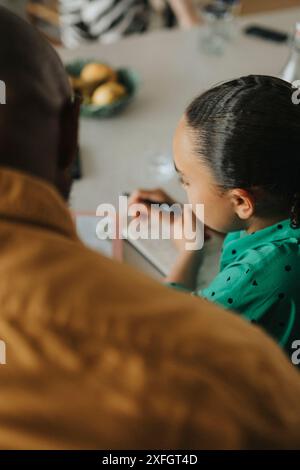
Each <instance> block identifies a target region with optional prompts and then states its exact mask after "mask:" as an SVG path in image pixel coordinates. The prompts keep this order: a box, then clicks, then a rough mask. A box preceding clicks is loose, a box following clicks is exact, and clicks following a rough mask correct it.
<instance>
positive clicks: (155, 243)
mask: <svg viewBox="0 0 300 470" xmlns="http://www.w3.org/2000/svg"><path fill="white" fill-rule="evenodd" d="M124 236H125V237H126V240H127V241H128V243H130V244H131V245H132V246H133V247H134V248H135V249H136V250H137V251H138V252H139V253H141V255H143V256H144V257H145V258H146V259H147V260H148V261H149V262H150V263H151V264H152V265H153V266H154V267H155V268H156V269H157V270H158V271H159V272H160V273H161V274H162V275H163V276H166V275H168V274H169V273H170V270H171V268H172V266H173V265H174V262H175V260H176V258H177V256H178V251H177V249H176V247H175V246H174V244H173V243H172V241H171V240H164V239H159V240H151V239H138V240H134V239H132V238H131V237H130V231H128V232H127V233H125V234H124ZM222 244H223V240H222V238H221V237H219V236H217V235H213V236H212V237H211V239H210V240H207V241H205V243H204V247H203V248H202V253H203V256H202V258H201V265H200V269H199V275H198V280H197V288H198V289H204V288H205V287H207V286H208V285H209V284H210V282H211V281H212V280H213V279H214V277H215V276H216V275H217V274H218V272H219V260H220V253H221V248H222Z"/></svg>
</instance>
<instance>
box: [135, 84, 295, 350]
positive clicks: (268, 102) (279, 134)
mask: <svg viewBox="0 0 300 470" xmlns="http://www.w3.org/2000/svg"><path fill="white" fill-rule="evenodd" d="M293 92H294V89H293V88H292V85H291V84H290V83H287V82H285V81H283V80H281V79H279V78H274V77H269V76H259V75H250V76H247V77H242V78H239V79H236V80H232V81H230V82H227V83H223V84H221V85H218V86H216V87H214V88H212V89H210V90H208V91H206V92H205V93H203V94H202V95H200V96H199V97H198V98H196V99H195V100H194V101H193V102H192V103H191V104H190V105H189V107H188V108H187V110H186V112H185V113H184V115H183V117H182V119H181V120H180V123H179V125H178V127H177V130H176V133H175V138H174V163H175V166H176V168H177V170H178V172H179V174H180V178H181V181H182V184H183V186H184V188H185V189H186V192H187V195H188V199H189V202H190V203H192V205H193V207H195V205H196V204H199V203H203V204H204V207H205V223H206V225H207V226H208V227H210V228H211V229H213V230H215V231H218V232H221V233H223V234H226V238H225V241H224V244H223V250H222V254H221V261H220V270H219V274H218V275H217V276H216V278H215V279H214V280H213V281H212V282H211V284H210V285H209V286H208V287H207V288H205V289H203V290H199V289H197V284H196V279H197V274H198V270H199V259H200V257H199V253H198V252H197V251H186V249H185V248H184V246H185V244H182V243H181V245H180V246H181V249H180V254H179V257H178V259H177V261H176V263H175V266H174V268H173V270H172V272H171V273H170V275H169V276H168V279H167V280H168V281H169V282H170V283H171V284H172V285H173V286H174V287H176V288H180V289H185V290H190V291H193V293H194V294H196V295H199V296H201V297H205V298H206V299H208V300H210V301H212V302H216V303H218V304H221V305H222V306H223V307H225V308H228V309H230V310H233V311H234V312H236V313H238V314H240V315H242V316H243V317H245V318H246V319H247V320H249V321H251V322H253V323H256V324H258V325H259V326H261V327H263V328H264V329H265V330H266V331H267V332H269V333H270V334H271V335H272V336H273V337H274V338H275V339H276V340H277V341H278V343H279V344H281V345H282V346H283V347H284V348H286V349H287V350H288V351H289V353H291V352H292V349H293V344H295V343H294V341H295V340H296V339H300V105H299V106H297V105H295V104H294V103H293V101H292V94H293ZM145 199H147V200H151V199H152V200H159V201H160V202H164V200H167V202H168V203H170V198H168V197H167V195H166V194H165V193H163V192H161V191H154V192H149V193H147V192H145V191H142V192H136V193H135V194H134V196H133V198H132V202H142V201H143V200H145ZM177 244H178V243H177ZM200 269H201V268H200Z"/></svg>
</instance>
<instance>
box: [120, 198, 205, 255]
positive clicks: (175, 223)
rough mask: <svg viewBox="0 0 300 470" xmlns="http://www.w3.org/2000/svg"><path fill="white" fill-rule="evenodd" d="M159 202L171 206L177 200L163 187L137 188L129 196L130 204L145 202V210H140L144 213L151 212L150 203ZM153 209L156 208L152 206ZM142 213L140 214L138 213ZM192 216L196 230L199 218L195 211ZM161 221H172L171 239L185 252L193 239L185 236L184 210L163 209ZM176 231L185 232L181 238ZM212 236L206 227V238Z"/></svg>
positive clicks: (193, 226)
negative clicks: (152, 188)
mask: <svg viewBox="0 0 300 470" xmlns="http://www.w3.org/2000/svg"><path fill="white" fill-rule="evenodd" d="M151 203H152V204H155V203H158V204H167V205H169V206H171V205H173V204H176V201H175V200H174V199H172V198H171V197H170V196H169V195H168V194H167V193H166V192H165V191H163V190H161V189H154V190H143V189H140V190H137V191H134V192H133V193H132V195H131V196H130V198H129V205H132V204H143V206H144V211H143V212H142V211H140V212H141V213H142V215H149V212H150V205H151ZM152 210H154V209H153V208H152ZM137 215H140V214H137ZM189 216H190V217H192V224H191V225H192V228H193V230H195V228H196V224H197V219H196V216H195V215H194V214H193V213H190V214H189ZM160 221H161V222H162V223H164V222H169V223H171V224H172V225H171V230H170V235H171V239H172V241H173V243H174V245H175V246H176V248H177V249H178V252H179V253H180V252H184V251H186V244H187V243H189V242H191V240H187V239H185V237H184V233H185V231H184V224H185V221H184V212H183V211H182V212H179V213H178V212H177V213H176V214H174V213H172V212H171V213H170V214H168V213H164V212H163V211H161V212H160ZM175 233H179V234H181V233H182V234H183V236H182V237H181V238H179V239H178V238H176V237H174V234H175ZM209 238H210V235H209V233H208V230H207V229H206V228H205V233H204V239H205V240H207V239H209Z"/></svg>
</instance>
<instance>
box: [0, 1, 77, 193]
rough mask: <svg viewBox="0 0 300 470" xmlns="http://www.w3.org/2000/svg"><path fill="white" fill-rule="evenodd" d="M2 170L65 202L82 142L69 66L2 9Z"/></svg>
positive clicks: (37, 35) (33, 30) (0, 16)
mask: <svg viewBox="0 0 300 470" xmlns="http://www.w3.org/2000/svg"><path fill="white" fill-rule="evenodd" d="M0 24H1V28H0V45H1V47H0V63H1V64H2V65H1V72H0V73H1V77H0V78H1V80H3V81H4V82H5V84H6V105H1V106H0V149H1V151H0V165H1V166H4V167H8V168H12V169H15V170H19V171H23V172H26V173H29V174H31V175H33V176H37V177H39V178H42V179H44V180H45V181H47V182H48V183H50V184H52V185H54V186H55V187H56V188H57V190H58V191H59V192H60V194H61V195H62V196H63V197H64V199H67V198H68V195H69V193H70V189H71V182H72V181H71V171H70V170H71V167H72V162H73V160H74V158H75V155H76V149H77V141H78V122H79V103H78V102H77V100H75V102H73V101H72V99H71V98H72V90H71V87H70V85H69V82H68V79H67V75H66V72H65V69H64V67H63V64H62V63H61V61H60V59H59V58H58V56H57V54H56V52H55V51H54V49H53V48H52V47H51V46H50V45H49V44H48V43H47V42H46V41H45V40H44V38H43V37H42V36H41V35H40V34H39V33H38V32H37V31H36V30H35V29H34V28H33V27H32V26H30V25H29V24H28V23H26V22H25V21H23V20H22V19H20V18H19V17H17V16H16V15H14V14H12V13H11V12H9V11H8V10H6V9H5V8H3V7H0Z"/></svg>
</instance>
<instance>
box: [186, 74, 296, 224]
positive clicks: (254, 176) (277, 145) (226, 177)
mask: <svg viewBox="0 0 300 470" xmlns="http://www.w3.org/2000/svg"><path fill="white" fill-rule="evenodd" d="M294 91H295V90H294V89H293V88H292V85H291V84H290V83H288V82H285V81H284V80H281V79H279V78H275V77H270V76H265V75H249V76H246V77H241V78H239V79H236V80H232V81H230V82H226V83H223V84H221V85H218V86H216V87H214V88H212V89H210V90H208V91H206V92H205V93H203V94H202V95H200V96H199V97H198V98H196V99H195V100H194V101H193V102H192V103H191V104H190V105H189V107H188V108H187V110H186V118H187V123H188V126H189V127H190V129H191V131H192V133H193V138H194V142H195V144H194V145H195V150H196V152H197V154H198V155H199V158H201V159H203V161H204V162H206V163H207V164H208V165H209V166H210V168H211V169H212V171H213V173H214V176H215V178H216V180H217V181H218V183H219V186H220V188H223V189H224V190H227V189H233V188H242V189H246V190H247V191H249V192H250V193H251V194H252V195H253V197H254V200H255V211H256V214H257V215H261V216H262V215H265V214H271V213H272V214H274V215H275V214H278V215H279V214H286V216H287V217H288V216H289V217H290V219H291V226H292V227H293V228H297V227H299V226H300V182H299V176H300V105H296V104H294V103H293V101H292V94H293V92H294Z"/></svg>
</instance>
